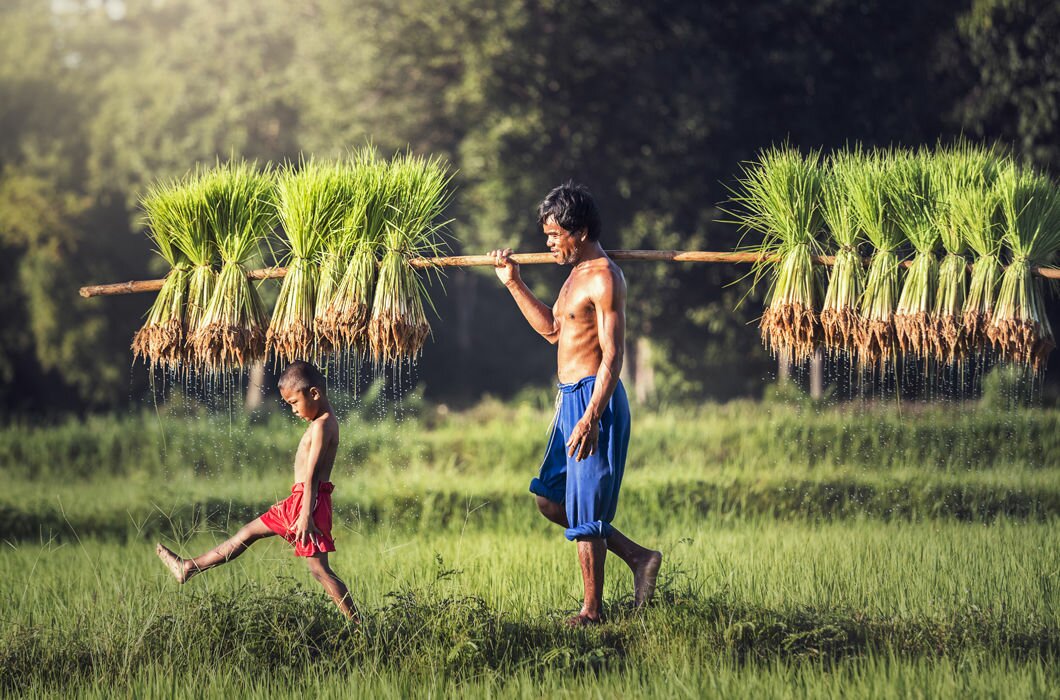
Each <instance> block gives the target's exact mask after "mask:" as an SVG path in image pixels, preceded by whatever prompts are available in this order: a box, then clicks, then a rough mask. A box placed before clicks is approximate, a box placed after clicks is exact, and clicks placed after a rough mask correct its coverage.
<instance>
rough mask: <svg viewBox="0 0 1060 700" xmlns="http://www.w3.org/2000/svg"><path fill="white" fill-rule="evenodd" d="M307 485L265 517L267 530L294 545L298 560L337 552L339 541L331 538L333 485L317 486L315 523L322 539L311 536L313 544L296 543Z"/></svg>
mask: <svg viewBox="0 0 1060 700" xmlns="http://www.w3.org/2000/svg"><path fill="white" fill-rule="evenodd" d="M304 490H305V484H303V483H301V482H299V483H297V484H295V485H294V486H292V487H291V495H290V496H288V497H287V498H285V499H283V500H282V501H280V502H279V503H277V504H276V505H274V506H273V507H272V508H269V509H268V510H267V511H265V514H264V515H262V516H261V522H263V523H265V527H267V528H269V529H270V530H272V531H273V532H275V533H276V534H277V535H279V536H280V537H282V538H284V539H285V540H287V541H288V542H290V543H292V544H294V555H295V556H296V557H311V556H313V555H314V554H316V553H318V552H334V551H335V540H333V539H332V538H331V492H332V491H334V490H335V487H334V486H333V485H332V483H331V482H330V481H325V482H322V483H320V484H318V485H317V502H316V503H315V504H313V516H312V517H313V522H314V523H315V524H316V526H317V529H318V530H320V534H319V535H310V536H309V544H301V543H298V542H295V541H294V527H295V524H296V523H297V522H298V516H299V515H301V514H302V492H303V491H304Z"/></svg>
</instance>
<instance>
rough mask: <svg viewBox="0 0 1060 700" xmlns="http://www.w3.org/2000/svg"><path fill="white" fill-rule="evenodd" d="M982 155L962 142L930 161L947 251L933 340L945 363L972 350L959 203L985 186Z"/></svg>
mask: <svg viewBox="0 0 1060 700" xmlns="http://www.w3.org/2000/svg"><path fill="white" fill-rule="evenodd" d="M980 156H981V152H980V151H979V150H977V149H975V148H974V147H973V146H971V145H970V144H968V143H967V142H964V141H961V142H958V143H957V144H956V145H955V146H954V147H953V148H950V149H939V151H938V152H937V153H936V156H935V158H934V160H932V161H931V169H932V175H931V177H932V179H933V181H934V182H935V191H936V193H937V198H938V199H937V204H936V206H935V207H933V208H932V210H931V215H932V221H933V222H934V225H935V229H936V230H937V231H938V235H939V240H940V241H942V247H943V248H944V249H945V251H946V255H945V256H944V257H943V258H942V263H941V264H940V265H939V276H938V288H937V290H936V294H935V304H934V307H933V309H932V318H933V321H934V324H935V327H934V332H933V333H932V335H931V339H932V340H933V342H934V356H935V359H936V360H937V361H939V362H943V363H946V364H954V363H956V362H958V361H960V360H961V359H962V358H963V357H964V355H965V354H966V351H967V349H968V340H967V334H966V329H965V327H964V323H963V321H964V319H963V317H962V312H963V310H964V302H965V296H966V294H967V287H968V285H967V267H968V264H967V261H966V260H965V258H964V252H965V248H966V246H965V233H964V232H965V220H966V218H967V214H968V212H963V213H962V212H961V210H960V207H961V206H964V205H965V204H966V203H967V199H966V198H965V195H964V193H965V192H967V191H969V190H971V189H972V188H973V187H975V186H976V185H977V184H981V182H982V180H983V178H984V177H985V175H984V172H983V169H984V167H985V165H986V163H985V162H984V161H983V160H982V159H981V157H980Z"/></svg>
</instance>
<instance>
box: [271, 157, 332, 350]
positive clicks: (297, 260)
mask: <svg viewBox="0 0 1060 700" xmlns="http://www.w3.org/2000/svg"><path fill="white" fill-rule="evenodd" d="M345 187H346V186H345V182H344V175H343V171H342V167H341V165H340V164H338V163H332V162H320V161H316V160H309V161H305V162H303V163H301V164H300V165H299V166H294V165H288V166H287V167H285V168H284V169H282V170H281V171H280V173H279V175H278V177H277V180H276V207H277V215H278V218H279V221H280V223H281V224H282V226H283V232H284V235H285V237H286V242H287V246H288V253H287V255H286V257H285V258H284V259H283V264H285V265H286V267H287V275H286V276H285V277H284V278H283V284H282V285H281V286H280V293H279V296H278V297H277V299H276V308H275V310H274V311H273V315H272V321H271V322H270V323H269V329H268V331H267V332H266V334H265V352H266V353H267V354H268V355H271V356H272V357H273V359H274V361H279V360H285V361H287V362H291V361H294V360H314V361H315V360H317V359H318V356H319V353H320V352H321V351H322V350H324V349H325V348H324V347H321V344H318V338H317V337H316V333H315V330H314V324H313V321H314V318H315V316H316V313H315V303H316V298H317V280H318V270H319V268H318V262H319V259H318V258H319V255H320V253H321V250H322V248H323V241H324V240H325V239H327V238H328V237H330V236H331V235H332V232H334V231H336V230H338V229H340V228H341V227H342V222H343V215H344V211H345V206H346V202H345V201H344V199H343V194H344V192H345Z"/></svg>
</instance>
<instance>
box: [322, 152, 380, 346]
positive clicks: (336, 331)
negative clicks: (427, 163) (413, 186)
mask: <svg viewBox="0 0 1060 700" xmlns="http://www.w3.org/2000/svg"><path fill="white" fill-rule="evenodd" d="M350 178H351V183H350V196H349V200H348V203H347V207H346V211H345V214H344V217H343V224H342V229H341V235H340V239H341V244H340V252H339V253H337V254H336V256H335V264H336V268H335V270H334V277H333V278H332V279H333V280H334V283H333V287H332V290H331V292H330V294H327V293H326V292H325V291H323V290H325V287H326V286H327V284H326V283H323V282H322V283H321V290H322V291H321V293H319V294H318V296H317V317H316V328H317V333H318V335H320V336H323V337H324V338H325V339H326V340H327V342H328V343H329V345H331V347H332V348H333V349H334V350H335V351H336V352H337V353H340V354H348V353H350V352H355V353H356V354H358V355H362V354H364V351H365V350H366V349H367V347H368V319H369V318H370V316H371V313H372V297H373V295H374V294H375V278H376V267H377V266H378V264H379V262H378V258H377V252H376V251H377V250H378V248H379V245H380V241H381V240H382V237H383V232H384V231H385V230H386V221H387V217H388V216H389V215H390V213H391V206H390V205H391V201H390V200H391V190H392V187H391V186H390V183H391V179H390V177H389V170H388V168H387V164H386V163H385V162H384V161H380V160H379V159H378V158H377V156H376V154H375V151H374V150H372V149H367V148H366V149H364V150H363V151H361V152H360V153H358V154H357V155H356V157H355V158H354V159H353V161H352V170H351V172H350ZM325 299H326V301H325Z"/></svg>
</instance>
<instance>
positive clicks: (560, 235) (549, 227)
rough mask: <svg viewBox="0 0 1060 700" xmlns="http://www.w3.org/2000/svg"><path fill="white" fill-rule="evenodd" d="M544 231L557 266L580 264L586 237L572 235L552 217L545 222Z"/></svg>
mask: <svg viewBox="0 0 1060 700" xmlns="http://www.w3.org/2000/svg"><path fill="white" fill-rule="evenodd" d="M544 231H545V236H546V238H547V239H548V240H547V243H548V249H549V250H550V251H551V252H552V255H553V256H554V257H555V258H556V264H557V265H573V264H574V263H576V262H578V258H580V257H581V245H582V242H583V239H584V236H579V235H572V234H571V232H570V231H568V230H567V229H565V228H563V227H562V226H560V225H559V224H557V223H556V219H555V218H554V217H551V216H550V217H549V218H548V219H547V220H546V221H545V225H544Z"/></svg>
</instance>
